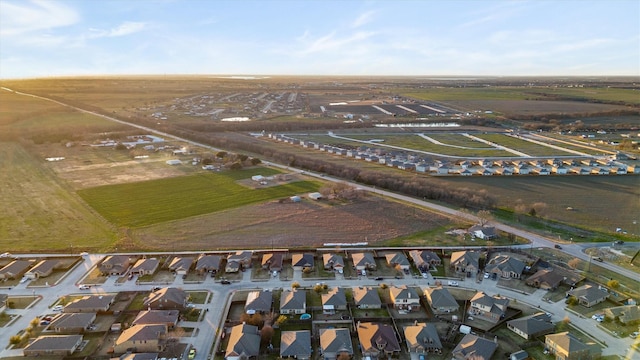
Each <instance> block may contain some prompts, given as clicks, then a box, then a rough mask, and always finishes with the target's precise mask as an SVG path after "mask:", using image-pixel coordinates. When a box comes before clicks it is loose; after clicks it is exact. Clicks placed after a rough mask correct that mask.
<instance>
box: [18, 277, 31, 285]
mask: <svg viewBox="0 0 640 360" xmlns="http://www.w3.org/2000/svg"><path fill="white" fill-rule="evenodd" d="M27 281H29V278H28V277H26V276H25V277H23V278H22V279H20V284H24V283H26V282H27Z"/></svg>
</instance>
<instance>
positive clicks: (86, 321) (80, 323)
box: [49, 313, 96, 334]
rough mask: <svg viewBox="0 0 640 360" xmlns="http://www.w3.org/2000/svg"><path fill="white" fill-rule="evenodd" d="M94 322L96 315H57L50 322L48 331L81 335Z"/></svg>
mask: <svg viewBox="0 0 640 360" xmlns="http://www.w3.org/2000/svg"><path fill="white" fill-rule="evenodd" d="M95 320H96V313H72V314H58V315H57V316H56V317H54V318H53V320H51V324H49V329H51V330H53V331H55V332H57V333H67V334H78V333H83V332H84V331H85V330H86V329H88V328H89V327H90V326H91V324H93V322H94V321H95Z"/></svg>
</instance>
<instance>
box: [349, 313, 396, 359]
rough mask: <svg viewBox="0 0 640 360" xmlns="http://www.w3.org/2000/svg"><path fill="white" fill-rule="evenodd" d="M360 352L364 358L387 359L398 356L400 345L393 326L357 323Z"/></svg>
mask: <svg viewBox="0 0 640 360" xmlns="http://www.w3.org/2000/svg"><path fill="white" fill-rule="evenodd" d="M356 330H357V331H358V340H359V342H360V350H361V351H362V355H363V356H364V357H365V358H371V359H388V358H390V357H397V356H398V355H400V351H401V349H400V344H399V343H398V338H397V337H396V333H395V331H394V330H393V326H391V325H388V324H382V323H372V322H358V325H357V329H356Z"/></svg>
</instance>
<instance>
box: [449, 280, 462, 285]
mask: <svg viewBox="0 0 640 360" xmlns="http://www.w3.org/2000/svg"><path fill="white" fill-rule="evenodd" d="M447 285H449V286H459V285H460V284H458V282H457V281H452V280H449V281H448V282H447Z"/></svg>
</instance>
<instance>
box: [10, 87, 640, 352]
mask: <svg viewBox="0 0 640 360" xmlns="http://www.w3.org/2000/svg"><path fill="white" fill-rule="evenodd" d="M637 80H638V79H637V78H632V77H607V78H604V77H603V78H598V77H592V78H579V77H548V78H545V77H542V78H541V77H537V78H526V77H513V78H492V77H473V78H472V77H465V78H456V79H451V78H444V77H443V78H438V77H434V78H411V77H312V76H301V77H293V76H251V77H231V76H230V77H223V76H113V77H109V76H105V77H64V78H46V79H24V80H0V165H1V168H2V169H3V171H2V172H0V184H2V186H1V187H0V200H1V201H2V204H3V211H2V212H1V213H0V252H2V255H1V257H0V300H1V301H2V304H1V305H0V310H1V311H0V333H2V335H0V342H2V346H5V347H4V348H2V350H0V357H2V358H24V356H27V357H38V358H39V359H47V360H48V359H110V358H120V359H122V360H125V359H138V360H143V359H150V360H155V359H183V358H184V359H187V358H188V359H198V360H201V359H202V360H204V359H245V358H256V359H281V358H286V357H296V358H298V359H321V358H322V359H351V358H353V359H378V358H380V359H382V358H395V359H413V360H421V359H425V358H427V359H451V358H453V359H469V358H470V357H469V356H471V355H469V354H476V355H477V356H478V358H480V359H499V358H500V359H502V358H509V359H527V358H530V359H554V358H557V359H565V358H566V359H570V358H580V359H597V358H603V359H638V358H640V353H639V352H638V348H639V344H638V341H639V340H638V339H639V338H640V337H639V336H638V332H639V331H640V329H639V327H638V326H639V325H640V306H638V305H637V301H640V282H639V281H638V274H639V271H638V270H637V268H638V266H640V259H638V255H639V254H640V242H639V237H640V159H638V157H640V150H639V142H640V96H639V95H638V94H639V91H640V87H639V86H638V81H637ZM434 302H435V303H434ZM163 304H164V305H163ZM154 311H155V312H154ZM88 314H91V315H88ZM85 315H86V316H85ZM153 319H155V320H153ZM533 328H535V329H536V330H535V331H534V330H532V329H533ZM136 341H138V342H137V343H136ZM54 343H55V344H56V346H54V345H53V344H54ZM143 344H144V345H143ZM58 345H59V346H58ZM295 351H298V352H295ZM149 353H152V354H155V355H153V356H151V355H149V356H150V357H145V356H147V355H142V354H149ZM154 356H155V357H154Z"/></svg>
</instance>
